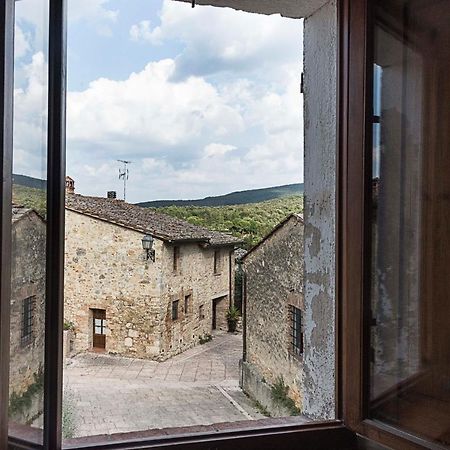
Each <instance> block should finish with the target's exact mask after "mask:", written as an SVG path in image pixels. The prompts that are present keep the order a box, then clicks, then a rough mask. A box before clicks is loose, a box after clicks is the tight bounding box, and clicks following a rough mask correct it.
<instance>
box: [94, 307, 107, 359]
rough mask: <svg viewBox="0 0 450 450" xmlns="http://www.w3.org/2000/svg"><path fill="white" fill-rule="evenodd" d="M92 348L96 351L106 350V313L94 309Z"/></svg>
mask: <svg viewBox="0 0 450 450" xmlns="http://www.w3.org/2000/svg"><path fill="white" fill-rule="evenodd" d="M92 347H93V349H94V350H105V348H106V311H105V310H104V309H92Z"/></svg>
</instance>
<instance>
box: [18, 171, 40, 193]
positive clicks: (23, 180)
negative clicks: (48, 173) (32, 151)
mask: <svg viewBox="0 0 450 450" xmlns="http://www.w3.org/2000/svg"><path fill="white" fill-rule="evenodd" d="M13 184H15V185H18V186H24V187H28V188H33V189H47V181H45V180H40V179H39V178H33V177H29V176H27V175H18V174H15V173H14V174H13Z"/></svg>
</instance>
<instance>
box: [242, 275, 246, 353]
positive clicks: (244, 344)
mask: <svg viewBox="0 0 450 450" xmlns="http://www.w3.org/2000/svg"><path fill="white" fill-rule="evenodd" d="M242 269H243V271H242V361H244V362H246V361H247V274H246V272H245V270H244V268H243V266H242Z"/></svg>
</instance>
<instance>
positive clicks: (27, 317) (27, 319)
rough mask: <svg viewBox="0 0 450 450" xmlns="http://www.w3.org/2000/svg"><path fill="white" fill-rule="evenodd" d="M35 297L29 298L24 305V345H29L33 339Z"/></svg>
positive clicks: (24, 301)
mask: <svg viewBox="0 0 450 450" xmlns="http://www.w3.org/2000/svg"><path fill="white" fill-rule="evenodd" d="M33 311H34V297H28V298H26V299H24V300H23V303H22V345H28V344H29V343H30V342H31V339H32V337H33Z"/></svg>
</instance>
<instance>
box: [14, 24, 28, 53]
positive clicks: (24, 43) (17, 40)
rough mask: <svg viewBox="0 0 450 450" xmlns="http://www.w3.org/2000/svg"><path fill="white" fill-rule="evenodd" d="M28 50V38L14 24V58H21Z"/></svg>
mask: <svg viewBox="0 0 450 450" xmlns="http://www.w3.org/2000/svg"><path fill="white" fill-rule="evenodd" d="M30 49H31V46H30V42H29V36H27V35H26V34H25V33H24V32H23V30H22V28H21V27H20V26H18V25H17V24H16V26H15V32H14V57H15V58H16V59H19V58H22V57H23V56H25V55H26V53H27V52H28V51H29V50H30Z"/></svg>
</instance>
